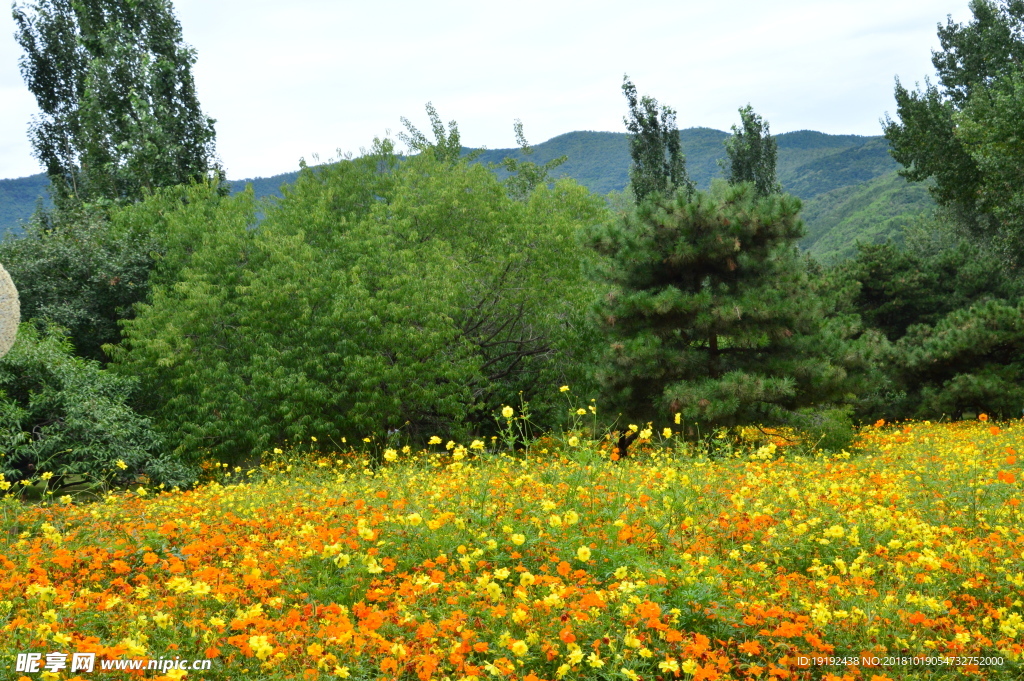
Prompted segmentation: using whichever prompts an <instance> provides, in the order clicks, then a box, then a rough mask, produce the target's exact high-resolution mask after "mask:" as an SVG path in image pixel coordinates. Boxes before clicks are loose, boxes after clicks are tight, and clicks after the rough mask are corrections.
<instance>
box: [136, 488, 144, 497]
mask: <svg viewBox="0 0 1024 681" xmlns="http://www.w3.org/2000/svg"><path fill="white" fill-rule="evenodd" d="M135 493H136V494H138V495H139V496H140V497H144V496H146V494H147V492H146V490H145V488H142V487H140V488H138V489H137V490H135Z"/></svg>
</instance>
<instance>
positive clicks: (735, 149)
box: [721, 104, 782, 196]
mask: <svg viewBox="0 0 1024 681" xmlns="http://www.w3.org/2000/svg"><path fill="white" fill-rule="evenodd" d="M740 120H741V122H742V127H737V126H735V125H734V126H732V137H729V138H728V139H726V140H725V142H724V144H725V152H726V154H728V160H727V161H722V162H721V163H722V167H723V169H724V170H725V171H726V179H728V181H729V182H730V183H732V184H737V183H739V182H753V183H754V189H755V190H756V191H757V193H758V194H759V195H760V196H767V195H769V194H778V193H779V192H780V191H782V187H781V185H779V181H778V177H777V175H776V173H775V163H776V160H777V158H778V147H777V145H776V144H775V138H774V137H772V136H771V133H770V132H769V131H768V123H766V122H765V121H764V120H763V119H762V118H761V117H760V116H758V115H757V114H756V113H754V109H753V108H752V107H751V106H750V105H749V104H748V105H746V106H745V107H742V108H741V109H740Z"/></svg>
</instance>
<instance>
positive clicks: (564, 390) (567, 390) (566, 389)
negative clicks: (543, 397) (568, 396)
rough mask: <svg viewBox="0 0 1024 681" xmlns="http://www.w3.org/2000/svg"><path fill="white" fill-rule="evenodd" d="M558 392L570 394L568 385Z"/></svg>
mask: <svg viewBox="0 0 1024 681" xmlns="http://www.w3.org/2000/svg"><path fill="white" fill-rule="evenodd" d="M558 390H559V391H560V392H563V393H567V392H569V386H567V385H563V386H562V387H561V388H559V389H558Z"/></svg>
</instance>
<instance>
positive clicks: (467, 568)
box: [0, 408, 1024, 681]
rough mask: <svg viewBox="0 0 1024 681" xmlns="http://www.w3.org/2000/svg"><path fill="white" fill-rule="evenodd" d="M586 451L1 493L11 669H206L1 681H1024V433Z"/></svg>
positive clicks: (348, 464)
mask: <svg viewBox="0 0 1024 681" xmlns="http://www.w3.org/2000/svg"><path fill="white" fill-rule="evenodd" d="M579 411H581V412H585V410H583V409H580V410H579ZM505 416H506V419H505V425H506V426H507V429H506V430H505V432H506V434H509V435H511V434H512V433H513V432H514V431H515V426H516V425H517V422H516V419H517V418H520V416H519V415H518V414H517V413H516V412H515V411H513V410H512V409H511V408H507V409H506V411H505ZM588 416H589V415H588ZM577 426H578V427H577V429H575V430H570V431H569V432H566V433H562V434H558V435H547V436H544V437H542V438H540V439H538V440H534V441H532V442H530V444H529V447H525V448H524V447H522V446H521V443H520V447H519V448H514V447H508V446H503V445H508V444H512V442H511V441H508V442H505V443H503V442H502V441H501V440H500V439H498V440H491V441H487V442H484V441H479V440H477V441H471V442H467V443H455V442H450V441H447V442H446V441H445V440H444V439H442V438H441V437H434V438H431V441H430V442H431V444H430V445H429V446H428V447H427V448H425V449H422V450H419V451H413V450H412V449H410V448H409V447H401V446H399V445H394V446H391V447H388V446H387V445H386V444H385V443H377V442H376V441H370V442H361V443H357V444H358V445H359V446H358V447H351V446H349V445H348V444H347V443H340V442H339V443H336V444H337V446H335V443H331V444H330V446H325V444H324V443H323V442H320V441H317V440H316V439H309V440H307V441H304V442H301V443H293V444H292V446H291V447H289V448H287V451H282V450H275V451H274V452H273V453H271V454H269V455H268V457H267V458H266V459H265V460H264V462H263V463H262V465H260V466H255V467H251V468H249V469H243V468H241V467H236V468H230V467H226V466H225V465H222V464H216V465H214V464H210V465H208V466H207V472H206V481H205V482H204V483H203V484H201V485H199V486H197V487H196V488H194V489H191V490H187V491H178V490H166V489H163V490H161V489H159V488H154V487H148V488H147V487H146V486H144V485H140V486H138V487H136V488H133V489H129V490H120V491H110V492H108V493H106V495H105V496H104V497H103V498H101V499H99V500H97V501H91V502H89V501H85V500H80V499H77V498H72V497H70V496H64V497H61V496H60V493H59V492H58V493H56V494H44V495H43V500H42V501H41V502H36V503H26V502H25V501H24V500H21V499H19V498H18V497H17V496H13V495H12V493H13V492H15V491H17V487H18V486H14V487H11V486H10V485H9V483H4V484H3V486H6V487H7V488H8V496H7V497H6V498H5V499H4V500H3V501H2V502H0V510H2V530H3V533H2V535H0V668H3V669H5V670H12V669H14V668H15V658H16V655H17V654H18V653H26V652H39V653H44V654H45V653H48V652H52V651H62V652H66V653H71V652H75V651H77V652H94V653H96V654H97V655H98V656H99V657H100V658H107V659H129V658H175V657H180V658H182V659H189V658H195V659H209V660H211V661H212V666H211V669H210V670H208V671H202V672H188V673H186V672H185V671H183V670H170V671H168V672H166V673H165V674H164V675H163V676H153V673H152V672H150V673H144V672H131V673H129V672H99V671H97V672H95V673H93V674H81V675H78V676H74V675H72V674H70V673H69V672H68V671H66V670H65V671H60V672H45V671H44V672H39V673H34V674H26V675H21V676H19V675H18V674H16V673H15V674H13V676H6V675H5V676H4V678H17V679H20V680H21V681H24V680H25V679H37V678H38V679H47V680H50V679H69V678H71V679H78V680H79V681H87V679H90V678H106V679H110V678H141V677H143V676H146V677H147V678H159V679H165V680H166V679H174V680H178V679H181V678H187V679H210V680H214V679H217V680H220V679H225V680H226V679H265V680H267V681H270V680H279V679H326V678H342V679H420V680H422V681H426V680H428V679H435V680H438V681H440V680H442V679H446V680H455V679H460V680H466V679H490V678H495V679H523V680H526V681H540V680H541V679H545V680H548V681H551V680H554V679H629V680H633V681H636V680H637V679H651V680H654V679H664V680H667V679H676V678H678V679H683V680H684V681H690V680H691V679H692V680H694V681H711V680H719V681H725V680H727V679H732V680H739V679H764V680H782V679H787V680H797V679H827V680H829V681H838V680H839V679H842V680H844V681H849V680H854V679H856V680H861V679H863V680H864V681H885V680H890V681H896V680H899V679H947V678H972V679H1008V678H1021V677H1024V646H1022V643H1021V642H1022V639H1024V601H1022V598H1024V596H1022V593H1024V522H1022V516H1021V514H1022V510H1021V508H1020V501H1021V499H1022V497H1024V495H1022V487H1021V478H1022V470H1021V459H1020V454H1019V453H1018V450H1019V448H1020V443H1021V442H1022V439H1024V422H1021V421H1011V422H1004V423H993V422H990V421H988V419H987V417H985V416H984V415H981V416H979V418H978V420H974V421H970V422H954V423H930V422H927V421H925V422H913V423H910V422H908V423H900V424H893V425H889V424H885V423H882V422H879V423H877V424H875V426H874V427H869V428H866V429H864V430H862V432H861V433H860V435H859V437H858V439H857V441H856V443H855V445H856V446H855V447H853V448H851V451H850V452H846V451H843V452H839V453H827V452H813V451H810V450H809V449H808V448H807V447H806V446H804V447H801V446H798V445H794V444H793V442H792V441H791V440H790V439H789V438H787V437H786V434H785V433H778V432H772V431H769V432H763V431H759V430H756V429H747V430H746V431H744V432H743V435H744V437H743V438H740V439H737V438H734V437H727V436H726V433H725V432H722V433H720V435H721V436H722V437H714V436H712V437H710V438H708V439H706V440H705V441H704V444H703V446H701V447H700V448H697V447H695V446H694V445H693V444H692V443H691V444H687V443H686V442H684V441H682V440H681V439H679V438H678V433H677V432H676V430H673V429H678V428H679V426H677V425H675V424H655V427H654V428H651V427H648V428H645V429H643V430H642V432H641V433H640V435H641V436H642V437H641V439H640V440H638V442H637V443H634V445H633V446H632V448H631V455H630V456H629V457H625V458H619V457H618V456H617V455H616V453H615V451H614V449H613V443H612V441H611V440H609V439H608V438H590V437H588V434H589V431H587V430H584V429H582V428H581V427H579V424H577ZM633 450H635V451H633Z"/></svg>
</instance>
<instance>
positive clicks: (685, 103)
mask: <svg viewBox="0 0 1024 681" xmlns="http://www.w3.org/2000/svg"><path fill="white" fill-rule="evenodd" d="M966 5H967V3H966V0H955V1H954V0H928V1H922V0H886V1H883V0H857V1H849V0H840V1H836V0H833V1H832V2H828V3H823V2H820V1H812V0H791V1H782V0H777V1H775V2H765V1H764V0H761V1H756V0H739V1H736V2H733V3H730V4H727V5H725V4H713V3H707V2H693V1H692V0H686V1H684V2H679V1H676V2H655V1H653V0H641V1H638V2H634V3H631V4H630V5H624V4H622V3H620V2H609V1H606V0H595V1H593V2H571V1H565V0H562V1H559V0H546V1H541V0H526V1H523V2H516V3H480V2H468V1H464V0H447V1H443V0H442V1H437V2H432V3H424V2H411V1H401V0H392V1H391V2H376V3H356V2H337V1H336V0H293V1H292V2H290V3H288V4H287V5H285V4H282V3H280V2H278V1H277V0H274V1H273V2H271V1H269V0H246V1H244V2H243V1H242V0H219V1H218V2H215V3H211V2H206V1H201V0H179V1H178V2H176V3H175V6H176V11H177V14H178V17H179V19H180V21H181V24H182V26H183V29H184V35H185V40H186V42H188V43H190V44H191V45H192V46H193V47H195V48H196V50H197V52H198V57H199V60H198V62H197V64H196V67H195V75H196V83H197V87H198V90H199V97H200V101H201V102H202V104H203V107H204V109H205V110H206V112H207V113H208V114H209V115H211V116H213V117H214V118H216V119H217V121H218V123H217V133H218V150H219V153H220V155H221V157H222V159H223V161H224V163H225V165H226V167H227V169H228V174H229V176H230V177H234V178H239V177H251V176H255V175H272V174H276V173H279V172H284V171H287V170H291V169H294V168H296V167H297V162H298V159H299V157H307V158H309V157H311V156H312V155H313V154H314V153H316V154H319V155H320V156H321V157H322V158H329V157H331V156H333V155H334V152H335V150H336V149H338V148H340V149H342V150H347V151H357V150H358V149H359V147H361V146H369V144H370V143H371V141H372V139H373V137H374V136H375V135H382V134H384V132H385V130H386V129H388V128H390V129H391V130H392V131H393V132H395V131H397V130H399V129H400V128H401V124H400V123H399V116H402V115H404V116H407V117H409V118H411V119H412V120H413V121H414V123H416V124H417V125H418V126H419V127H420V128H421V129H423V128H426V127H427V122H426V117H425V114H424V112H423V105H424V104H425V103H426V102H427V101H428V100H429V101H432V102H433V103H434V105H435V106H436V107H437V109H438V112H439V113H440V115H441V117H442V118H443V119H444V120H445V121H448V120H451V119H455V120H457V121H458V122H459V128H460V131H461V133H462V139H463V141H464V142H465V143H466V144H468V145H478V146H487V147H490V148H496V147H508V146H513V145H514V137H513V133H512V122H513V120H514V119H515V118H521V119H522V120H523V122H524V124H525V126H526V134H527V137H528V139H530V141H531V142H534V143H538V142H542V141H544V140H546V139H549V138H551V137H553V136H555V135H559V134H561V133H564V132H569V131H571V130H615V131H620V130H622V129H623V126H622V115H623V114H624V113H625V104H624V101H623V99H622V95H621V93H620V91H619V86H620V84H621V79H622V74H623V73H628V74H629V75H630V77H631V78H632V79H633V81H634V82H635V83H636V84H637V87H638V89H639V90H640V92H641V93H644V94H652V95H654V96H655V97H657V98H658V99H659V100H660V101H661V102H663V103H666V104H670V105H672V106H673V107H675V108H676V109H677V110H678V112H679V116H678V122H679V125H680V127H691V126H709V127H715V128H719V129H728V128H729V126H730V125H731V124H733V123H734V122H736V120H737V114H736V109H737V108H738V107H740V106H742V105H744V104H746V103H747V102H750V103H752V104H753V106H754V108H755V110H756V111H758V113H760V114H762V115H763V116H764V117H765V118H766V119H767V120H768V121H769V123H770V124H771V127H772V131H773V132H775V133H780V132H786V131H789V130H798V129H806V128H810V129H815V130H821V131H824V132H830V133H855V134H865V135H873V134H879V132H880V128H879V125H878V119H879V118H880V117H881V116H882V115H883V114H884V112H885V111H887V110H889V111H890V112H891V111H892V109H893V107H894V105H893V101H892V90H893V78H894V77H895V76H896V75H899V76H900V77H901V79H902V80H903V81H904V82H907V83H912V82H914V81H917V80H921V79H922V78H923V77H924V76H925V75H926V74H929V73H931V71H932V69H931V63H930V50H931V49H935V48H937V47H938V41H937V38H936V36H935V27H936V24H937V23H938V22H940V21H945V16H946V14H947V13H952V14H953V16H954V19H956V20H958V21H966V20H968V19H969V18H970V12H969V11H968V9H967V7H966ZM13 31H14V25H13V21H12V20H11V18H10V15H9V14H0V35H6V36H11V35H12V34H13ZM19 55H20V48H19V47H18V46H17V44H16V43H15V41H14V40H13V39H12V38H10V37H8V38H5V39H3V40H0V129H3V130H4V132H5V134H4V136H3V138H2V139H0V177H16V176H20V175H27V174H30V173H33V172H38V170H39V168H38V164H37V163H36V162H35V160H34V159H33V158H32V155H31V148H30V147H29V145H28V141H27V138H26V135H25V131H26V127H27V123H28V120H29V118H30V116H31V114H32V113H33V111H34V108H35V107H34V100H33V99H32V97H31V95H29V94H28V92H27V90H26V89H25V87H24V84H23V83H22V81H21V77H20V75H19V74H18V70H17V60H18V57H19Z"/></svg>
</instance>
